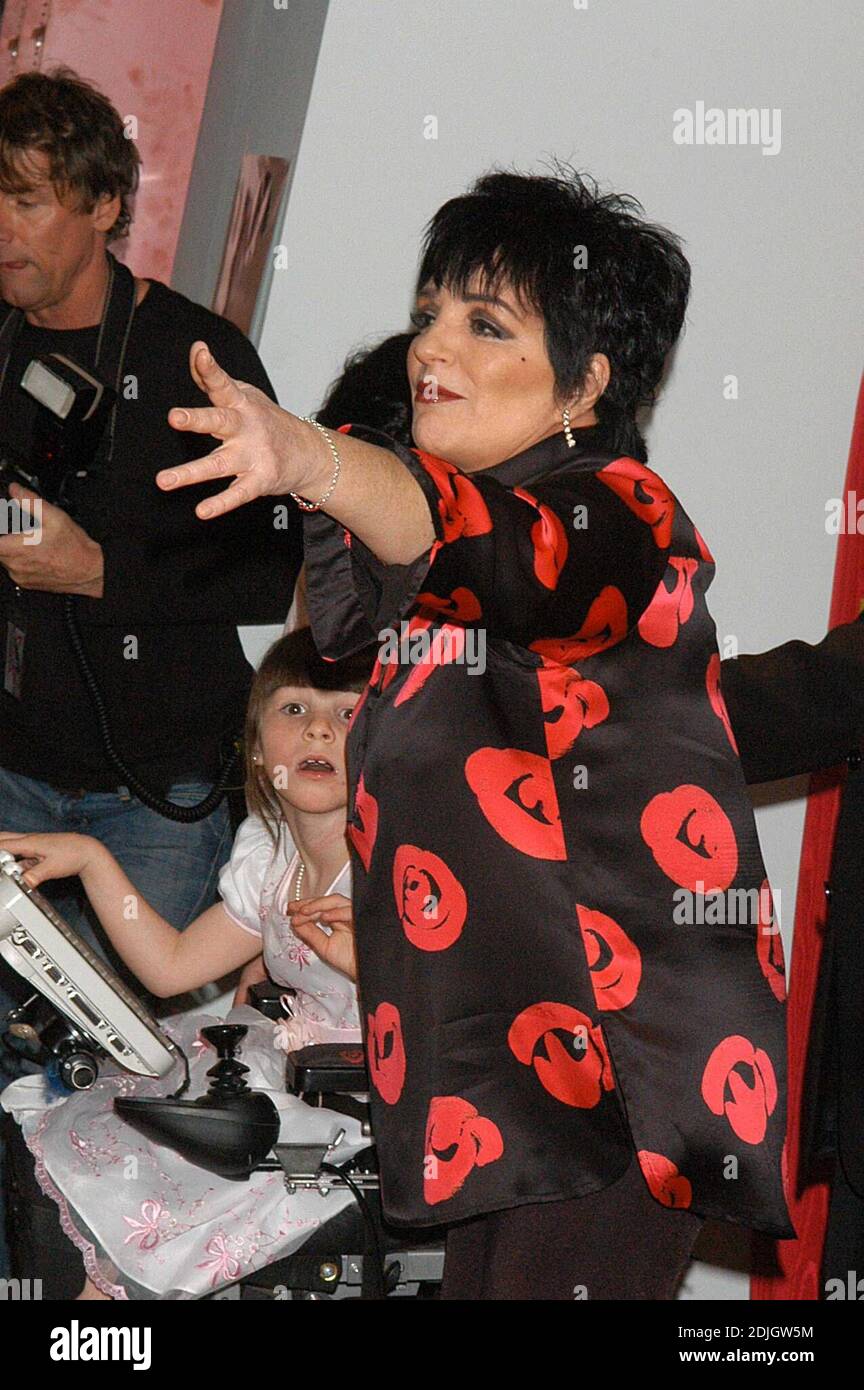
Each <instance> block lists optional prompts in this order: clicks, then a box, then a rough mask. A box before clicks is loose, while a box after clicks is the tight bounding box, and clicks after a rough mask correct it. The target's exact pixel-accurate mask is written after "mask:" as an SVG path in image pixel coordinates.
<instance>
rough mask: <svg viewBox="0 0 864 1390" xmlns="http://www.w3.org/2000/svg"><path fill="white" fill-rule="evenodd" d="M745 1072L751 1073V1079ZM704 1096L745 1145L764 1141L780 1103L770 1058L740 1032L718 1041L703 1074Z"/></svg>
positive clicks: (714, 1112)
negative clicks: (739, 1034)
mask: <svg viewBox="0 0 864 1390" xmlns="http://www.w3.org/2000/svg"><path fill="white" fill-rule="evenodd" d="M742 1071H743V1072H745V1073H746V1072H747V1071H749V1072H750V1076H751V1077H752V1080H749V1079H748V1077H747V1076H746V1075H742ZM702 1099H703V1100H704V1102H705V1104H706V1105H707V1106H708V1109H709V1110H710V1111H712V1113H713V1114H715V1115H723V1114H725V1116H726V1119H727V1120H728V1121H729V1124H730V1125H731V1126H732V1129H733V1130H734V1131H735V1133H736V1134H737V1136H738V1138H739V1139H742V1140H743V1141H744V1143H745V1144H761V1143H762V1140H763V1139H764V1138H765V1134H766V1131H767V1129H768V1119H769V1116H770V1115H772V1114H773V1112H774V1108H775V1106H776V1105H777V1078H776V1076H775V1073H774V1067H773V1065H772V1062H771V1058H770V1057H769V1056H768V1054H767V1052H764V1051H763V1050H762V1048H760V1047H754V1046H753V1044H752V1043H751V1042H750V1041H749V1040H748V1039H747V1038H742V1037H740V1036H738V1035H737V1034H735V1035H733V1036H731V1037H728V1038H724V1039H723V1041H722V1042H721V1043H718V1044H717V1046H716V1047H715V1049H714V1051H713V1052H712V1053H711V1056H710V1057H709V1058H708V1063H707V1065H706V1067H705V1071H704V1072H703V1075H702Z"/></svg>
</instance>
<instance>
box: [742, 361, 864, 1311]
mask: <svg viewBox="0 0 864 1390" xmlns="http://www.w3.org/2000/svg"><path fill="white" fill-rule="evenodd" d="M850 492H854V493H857V496H858V497H860V498H864V378H862V381H861V386H860V389H859V392H858V404H857V407H856V411H855V424H854V427H853V430H852V444H851V448H850V451H849V466H848V468H847V471H846V487H845V493H844V498H845V496H847V495H848V494H849V493H850ZM862 595H864V535H858V533H857V530H852V531H849V530H846V531H844V532H841V534H840V535H839V536H838V546H837V559H836V563H835V567H834V588H833V594H832V599H831V617H830V621H829V628H833V627H836V626H837V624H838V623H846V622H851V621H853V620H854V619H855V618H857V616H858V613H859V612H860V609H861V602H862ZM841 791H842V781H841V780H838V774H837V773H836V772H831V773H820V774H819V775H817V776H815V777H813V778H812V780H811V783H810V795H809V798H808V802H807V814H806V817H805V821H804V838H803V841H802V845H801V863H800V867H799V872H798V894H797V900H796V908H795V935H794V938H793V943H792V961H791V967H790V985H789V1003H788V1025H789V1127H788V1138H787V1141H786V1142H787V1155H788V1168H789V1174H790V1187H791V1188H794V1187H795V1186H796V1184H795V1182H794V1181H793V1179H794V1177H795V1175H796V1174H797V1172H798V1155H799V1139H800V1129H801V1123H800V1120H801V1093H802V1087H803V1081H804V1063H805V1058H806V1053H807V1039H808V1035H809V1032H810V1015H811V1012H812V1009H813V998H814V993H815V989H816V980H817V976H818V972H819V958H820V955H821V951H822V937H823V932H824V929H825V915H826V901H825V881H826V880H827V878H828V875H829V871H830V867H831V855H832V851H833V846H834V832H835V830H836V827H837V815H838V812H839V809H840V797H841ZM828 1197H829V1191H828V1187H827V1185H826V1184H825V1183H818V1184H814V1185H813V1186H811V1187H808V1188H807V1189H806V1190H805V1191H804V1192H803V1193H802V1195H801V1196H800V1197H796V1196H795V1195H794V1192H793V1193H792V1195H790V1200H789V1209H790V1212H791V1214H792V1224H793V1226H794V1227H795V1230H796V1231H797V1232H798V1238H797V1240H778V1241H771V1240H768V1239H766V1238H765V1237H762V1236H760V1237H757V1238H756V1252H757V1263H758V1265H759V1266H762V1267H765V1268H770V1267H772V1266H773V1267H774V1268H775V1272H773V1273H770V1274H754V1276H753V1278H752V1279H751V1281H750V1296H751V1298H754V1299H784V1298H792V1299H814V1300H815V1299H818V1298H819V1266H820V1263H821V1259H822V1247H823V1244H824V1241H825V1227H826V1223H827V1217H828ZM766 1256H767V1257H768V1258H767V1260H766Z"/></svg>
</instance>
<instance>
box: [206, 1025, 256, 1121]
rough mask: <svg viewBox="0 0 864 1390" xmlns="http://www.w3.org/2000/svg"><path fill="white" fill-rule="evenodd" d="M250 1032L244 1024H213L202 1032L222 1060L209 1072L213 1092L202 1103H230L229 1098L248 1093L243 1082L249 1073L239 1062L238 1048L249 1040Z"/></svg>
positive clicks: (210, 1090) (208, 1093) (246, 1086)
mask: <svg viewBox="0 0 864 1390" xmlns="http://www.w3.org/2000/svg"><path fill="white" fill-rule="evenodd" d="M247 1031H248V1029H247V1028H246V1025H245V1024H243V1023H214V1024H211V1026H210V1027H209V1028H202V1029H201V1036H202V1037H203V1038H206V1039H207V1041H208V1042H209V1043H212V1045H213V1046H214V1047H215V1049H216V1051H217V1053H218V1054H219V1060H218V1062H217V1063H216V1064H215V1066H212V1067H211V1068H210V1070H209V1071H208V1073H207V1075H208V1076H209V1077H211V1078H212V1079H211V1081H210V1088H209V1090H208V1091H207V1095H206V1096H202V1097H201V1101H202V1103H209V1102H210V1101H213V1100H227V1098H228V1097H229V1096H242V1095H245V1094H247V1093H248V1092H249V1087H248V1085H247V1084H246V1081H245V1080H244V1078H245V1077H246V1076H247V1074H248V1072H249V1068H248V1067H244V1065H243V1063H242V1062H238V1060H237V1056H236V1053H237V1048H238V1047H239V1045H240V1043H241V1042H242V1041H243V1039H244V1038H245V1036H246V1033H247Z"/></svg>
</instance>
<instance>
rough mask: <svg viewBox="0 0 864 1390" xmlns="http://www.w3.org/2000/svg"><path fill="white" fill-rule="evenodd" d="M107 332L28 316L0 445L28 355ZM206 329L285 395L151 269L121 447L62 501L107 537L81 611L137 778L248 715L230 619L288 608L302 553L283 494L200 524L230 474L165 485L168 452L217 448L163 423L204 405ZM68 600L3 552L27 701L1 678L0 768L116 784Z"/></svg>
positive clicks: (197, 759) (204, 758) (166, 774)
mask: <svg viewBox="0 0 864 1390" xmlns="http://www.w3.org/2000/svg"><path fill="white" fill-rule="evenodd" d="M3 308H5V306H4V305H2V302H0V311H2V309H3ZM97 334H98V329H97V328H96V327H93V328H84V329H64V330H57V329H42V328H37V327H34V326H33V325H32V324H29V323H26V322H25V323H23V324H22V326H21V328H20V330H19V333H18V337H17V339H16V342H15V346H14V349H13V355H12V359H11V361H10V364H9V370H8V373H7V381H6V387H5V390H4V392H3V401H2V414H0V438H2V440H3V441H4V442H5V443H7V444H10V445H12V446H13V447H15V448H17V449H19V450H23V451H25V452H26V449H27V443H28V440H29V437H30V427H31V422H32V417H33V414H34V412H35V411H36V410H37V409H38V407H37V406H36V405H35V403H34V402H33V401H32V400H31V398H30V397H29V396H28V395H27V394H26V393H25V392H24V391H22V390H21V389H20V387H19V385H18V383H20V380H21V376H22V373H23V371H24V368H25V366H26V364H27V363H28V362H29V361H30V359H31V357H33V356H34V355H37V354H39V353H44V352H50V351H61V352H64V353H66V354H67V355H68V356H70V357H72V358H73V359H74V360H77V361H79V362H81V364H82V365H84V366H88V367H89V366H91V365H92V363H93V359H94V355H95V345H96V337H97ZM196 339H203V340H204V341H205V342H207V344H208V346H209V347H210V349H211V351H212V352H213V354H214V356H215V358H216V360H217V361H218V362H219V363H220V364H221V365H222V366H224V367H225V369H226V370H227V371H228V372H229V373H230V374H231V375H232V376H234V377H237V378H239V379H240V380H242V381H246V382H249V383H250V384H252V385H254V386H257V387H259V388H260V389H261V390H262V391H265V392H266V393H267V395H269V396H270V397H271V398H273V399H275V396H274V392H273V388H272V387H271V385H270V382H269V380H268V378H267V375H266V373H265V371H264V369H263V367H262V365H261V363H260V361H259V359H258V356H257V353H256V352H255V350H254V348H253V347H252V345H251V344H250V343H249V341H248V340H247V339H246V338H245V337H244V336H243V334H242V333H241V332H240V331H239V329H237V328H235V327H234V325H233V324H231V323H229V322H227V320H225V319H223V318H220V317H219V316H217V315H216V314H213V313H211V312H210V311H209V310H208V309H205V308H202V307H201V306H200V305H198V304H194V303H193V302H192V301H191V300H189V299H187V298H186V297H185V296H184V295H181V294H178V293H176V292H175V291H173V290H171V289H169V288H168V287H167V286H166V285H164V284H162V283H161V282H159V281H153V282H152V283H151V285H150V289H149V291H148V292H147V294H146V295H145V297H144V299H143V300H142V302H141V304H140V305H139V306H138V308H137V309H136V311H135V316H134V319H133V323H132V330H131V333H130V335H129V343H128V348H127V353H126V360H125V364H124V381H125V383H126V385H125V389H124V393H123V398H122V399H121V402H120V405H119V408H118V412H117V428H116V444H115V449H114V457H113V461H112V463H111V465H110V467H109V468H108V469H107V470H105V471H104V472H101V473H99V472H93V473H91V475H90V476H89V477H87V478H85V479H83V480H81V481H80V482H78V483H77V484H76V485H75V490H74V491H73V493H72V495H71V499H70V505H69V507H68V510H69V511H70V512H71V513H72V515H73V516H74V517H75V520H76V521H77V522H78V523H79V525H81V526H82V527H83V528H84V530H85V531H86V532H87V533H88V535H90V536H91V537H92V538H93V539H94V540H97V541H99V542H100V544H101V545H102V547H103V551H104V557H105V580H104V596H103V598H101V599H90V598H83V597H81V596H78V597H77V598H76V599H75V609H76V612H77V615H78V621H79V625H80V628H81V632H82V636H83V640H84V646H85V649H86V651H87V654H88V656H89V658H90V664H91V666H92V667H93V670H94V672H95V674H96V677H97V680H98V683H99V686H100V688H101V691H102V694H103V697H104V701H105V705H106V708H107V711H108V715H109V719H110V723H111V727H112V730H113V733H114V743H115V746H116V748H117V750H118V752H119V753H120V755H121V757H123V759H124V761H125V762H126V763H127V764H128V766H129V767H130V768H131V769H132V770H133V771H134V772H135V773H136V774H137V775H138V776H139V778H140V779H141V780H142V781H144V782H145V784H147V785H148V786H151V787H153V788H155V789H162V790H164V789H165V788H166V787H168V786H170V784H171V782H173V781H176V780H179V779H180V778H183V777H186V776H212V775H213V774H214V772H215V771H216V769H217V767H218V762H219V752H220V741H221V740H222V738H223V737H224V736H225V735H226V734H230V733H232V732H235V731H239V729H240V728H241V727H242V720H243V713H244V707H245V703H246V699H247V697H248V691H249V685H250V681H251V677H252V668H251V667H250V665H249V663H248V662H247V660H246V658H245V656H244V655H243V650H242V647H241V645H240V641H239V638H238V636H237V631H236V629H237V625H238V624H240V625H243V624H247V623H274V622H282V621H283V620H284V618H285V617H286V615H287V613H288V609H289V607H290V604H291V598H292V594H293V588H294V582H295V579H296V577H297V573H298V570H299V567H300V564H301V562H302V526H301V519H300V514H299V512H298V510H297V508H296V506H295V504H294V503H293V502H292V501H291V500H290V499H289V498H272V497H271V498H266V499H265V498H262V499H260V500H259V501H257V502H254V503H252V504H251V505H250V506H247V507H243V508H242V509H241V510H239V511H237V512H234V513H230V514H229V515H228V516H225V517H220V518H218V519H217V520H215V521H210V522H203V521H200V520H199V519H198V518H197V517H196V516H195V511H194V509H195V506H196V504H197V503H198V502H199V501H201V499H202V498H203V497H205V496H208V495H209V494H211V493H213V492H216V491H219V490H221V487H220V485H216V486H214V485H213V484H207V485H203V486H199V487H192V488H184V489H181V490H180V491H178V492H176V493H163V492H161V491H160V490H159V488H157V486H156V483H155V481H154V479H155V475H156V473H157V472H158V471H159V469H160V468H165V467H167V466H169V465H170V464H172V463H183V462H187V461H188V460H190V459H192V458H196V457H199V456H200V455H202V454H206V453H208V452H209V451H210V450H211V449H213V448H215V447H216V443H217V441H215V440H213V439H211V438H210V437H209V436H206V435H191V434H181V433H179V432H178V431H176V430H174V429H172V428H171V426H170V425H169V424H168V421H167V413H168V411H169V410H170V408H171V407H172V406H175V405H188V406H199V405H207V404H209V402H208V400H207V398H206V396H204V395H203V393H202V392H200V391H199V390H198V388H197V387H196V386H195V384H194V382H193V380H192V378H191V376H190V374H189V365H188V364H189V349H190V347H191V345H192V343H193V342H194V341H195V340H196ZM221 486H224V484H223V485H221ZM64 606H65V595H63V594H53V593H41V592H37V591H36V590H25V591H22V593H21V596H20V597H17V596H16V594H15V588H14V586H13V584H12V583H11V581H10V579H9V575H8V573H7V571H6V569H5V568H3V567H2V566H0V658H2V657H4V656H5V649H6V636H7V621H8V620H9V619H10V618H11V619H12V620H13V621H15V622H20V625H21V626H22V627H23V628H24V629H25V630H26V641H25V647H24V659H23V675H22V687H21V699H20V700H19V699H16V698H14V697H13V696H12V695H10V694H9V693H7V692H6V691H5V690H2V689H0V766H3V767H5V768H6V769H8V770H9V771H12V772H17V773H21V774H23V775H25V776H29V777H34V778H38V779H40V780H42V781H45V782H50V783H51V784H52V785H54V786H56V787H61V788H77V787H83V788H87V789H88V790H107V789H110V788H111V787H114V786H116V785H117V783H118V782H119V781H120V780H121V779H120V777H119V776H118V774H117V772H116V771H114V770H113V768H112V767H111V765H110V763H109V762H108V760H107V758H106V755H105V753H104V750H103V747H102V742H101V739H100V736H99V731H98V727H97V723H96V719H95V716H94V712H93V707H92V704H91V701H90V698H89V696H88V694H87V691H86V689H85V687H84V685H83V682H82V679H81V676H80V674H79V671H78V667H77V666H76V664H75V660H74V657H73V654H72V651H71V648H70V644H69V639H68V636H67V631H66V627H65V623H64ZM0 671H2V662H0Z"/></svg>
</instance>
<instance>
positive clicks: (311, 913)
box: [288, 893, 357, 980]
mask: <svg viewBox="0 0 864 1390" xmlns="http://www.w3.org/2000/svg"><path fill="white" fill-rule="evenodd" d="M288 911H289V913H290V914H291V930H292V931H293V933H294V935H295V936H296V937H298V938H299V939H300V941H303V942H305V943H306V945H307V946H311V948H312V950H313V951H314V952H315V954H316V956H318V958H319V960H323V961H324V963H325V965H330V966H332V967H333V969H334V970H338V971H339V972H340V974H342V975H347V976H348V979H349V980H356V979H357V959H356V956H355V953H354V914H353V912H352V910H351V900H350V898H345V897H343V896H342V894H341V893H328V894H327V895H326V896H325V897H323V898H301V899H300V901H299V902H290V903H289V904H288ZM317 922H321V923H323V924H324V925H325V926H327V927H332V928H333V931H332V934H331V935H330V936H328V935H327V933H326V932H324V931H322V930H321V927H319V926H317V925H316V923H317Z"/></svg>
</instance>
